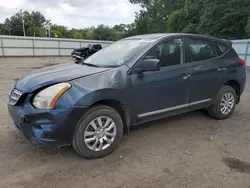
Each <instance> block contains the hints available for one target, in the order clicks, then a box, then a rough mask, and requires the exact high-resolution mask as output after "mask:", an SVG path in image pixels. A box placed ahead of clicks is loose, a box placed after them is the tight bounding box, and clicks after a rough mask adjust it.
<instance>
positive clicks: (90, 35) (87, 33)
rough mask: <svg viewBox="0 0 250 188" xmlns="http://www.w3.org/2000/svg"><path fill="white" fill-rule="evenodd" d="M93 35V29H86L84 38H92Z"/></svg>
mask: <svg viewBox="0 0 250 188" xmlns="http://www.w3.org/2000/svg"><path fill="white" fill-rule="evenodd" d="M93 36H94V30H93V29H87V31H86V34H85V37H86V39H93Z"/></svg>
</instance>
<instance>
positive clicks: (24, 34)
mask: <svg viewBox="0 0 250 188" xmlns="http://www.w3.org/2000/svg"><path fill="white" fill-rule="evenodd" d="M20 12H21V17H22V24H23V36H25V37H26V33H25V27H24V20H23V10H22V9H21V10H20Z"/></svg>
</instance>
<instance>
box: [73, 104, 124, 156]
mask: <svg viewBox="0 0 250 188" xmlns="http://www.w3.org/2000/svg"><path fill="white" fill-rule="evenodd" d="M122 135H123V122H122V119H121V117H120V115H119V113H118V112H117V111H116V110H114V109H113V108H110V107H108V106H104V105H99V106H95V107H93V108H91V109H90V110H88V111H87V113H86V114H85V115H84V116H83V118H82V119H81V120H80V122H79V124H78V126H77V128H76V131H75V134H74V138H73V147H74V149H75V150H76V152H77V153H78V154H79V155H81V156H84V157H86V158H100V157H103V156H106V155H108V154H110V153H112V152H113V151H114V150H115V149H116V147H117V146H118V143H119V141H120V139H121V137H122Z"/></svg>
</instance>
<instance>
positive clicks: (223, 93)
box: [216, 86, 236, 119]
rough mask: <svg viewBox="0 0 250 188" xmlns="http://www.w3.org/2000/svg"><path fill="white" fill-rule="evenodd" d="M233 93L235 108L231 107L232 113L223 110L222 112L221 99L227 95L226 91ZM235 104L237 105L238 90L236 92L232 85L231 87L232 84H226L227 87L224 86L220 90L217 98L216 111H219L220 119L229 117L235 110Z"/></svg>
mask: <svg viewBox="0 0 250 188" xmlns="http://www.w3.org/2000/svg"><path fill="white" fill-rule="evenodd" d="M229 92H230V93H232V94H233V96H234V106H233V108H232V109H231V111H230V113H228V114H223V113H222V112H221V110H220V109H221V106H220V103H221V99H222V97H223V96H224V95H225V93H229ZM235 106H236V92H235V90H234V89H233V88H232V87H230V86H225V87H223V88H222V89H221V91H220V93H219V95H218V98H217V101H216V113H217V116H218V117H219V118H220V119H226V118H228V117H230V116H231V115H232V114H233V113H234V111H235Z"/></svg>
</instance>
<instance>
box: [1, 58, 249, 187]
mask: <svg viewBox="0 0 250 188" xmlns="http://www.w3.org/2000/svg"><path fill="white" fill-rule="evenodd" d="M66 62H72V63H73V60H72V59H70V58H7V59H0V104H1V106H0V187H1V188H12V187H15V188H34V187H36V188H37V187H43V188H50V187H53V188H54V187H60V188H68V187H72V188H85V187H86V188H87V187H89V188H120V187H141V188H150V187H154V188H155V187H167V188H168V187H169V188H180V187H188V188H196V187H197V188H217V187H218V188H219V187H226V188H236V187H237V188H249V187H250V102H249V101H250V77H249V76H250V74H249V76H248V81H247V85H246V89H245V92H244V94H243V96H242V100H241V103H240V104H239V105H238V106H237V107H236V111H235V113H234V114H233V116H232V117H231V118H230V119H227V120H223V121H216V120H214V119H211V118H210V117H208V116H207V115H206V114H205V113H204V112H202V111H196V112H191V113H186V114H183V115H179V116H175V117H171V118H167V119H163V120H159V121H155V122H151V123H147V124H142V125H138V126H136V127H134V128H132V130H131V131H130V134H129V135H124V137H123V139H122V141H121V143H120V145H119V147H118V149H117V150H116V151H115V152H114V153H113V154H111V155H109V156H107V157H104V158H101V159H97V160H87V159H83V158H81V157H79V156H78V155H77V154H76V153H75V152H74V151H73V149H72V148H62V149H60V150H58V149H55V148H50V147H46V146H41V145H33V144H31V143H30V142H29V141H27V140H26V139H25V138H24V137H23V135H22V134H21V133H20V132H19V131H18V130H17V129H16V128H15V127H14V126H13V123H12V121H11V119H10V117H9V115H8V111H7V107H6V106H7V105H6V103H7V94H8V90H9V88H10V87H11V85H12V84H13V83H14V81H15V80H16V79H18V78H20V77H22V76H23V75H25V74H27V73H28V72H30V71H32V70H35V69H37V68H42V67H46V66H51V65H54V64H57V63H66Z"/></svg>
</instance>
